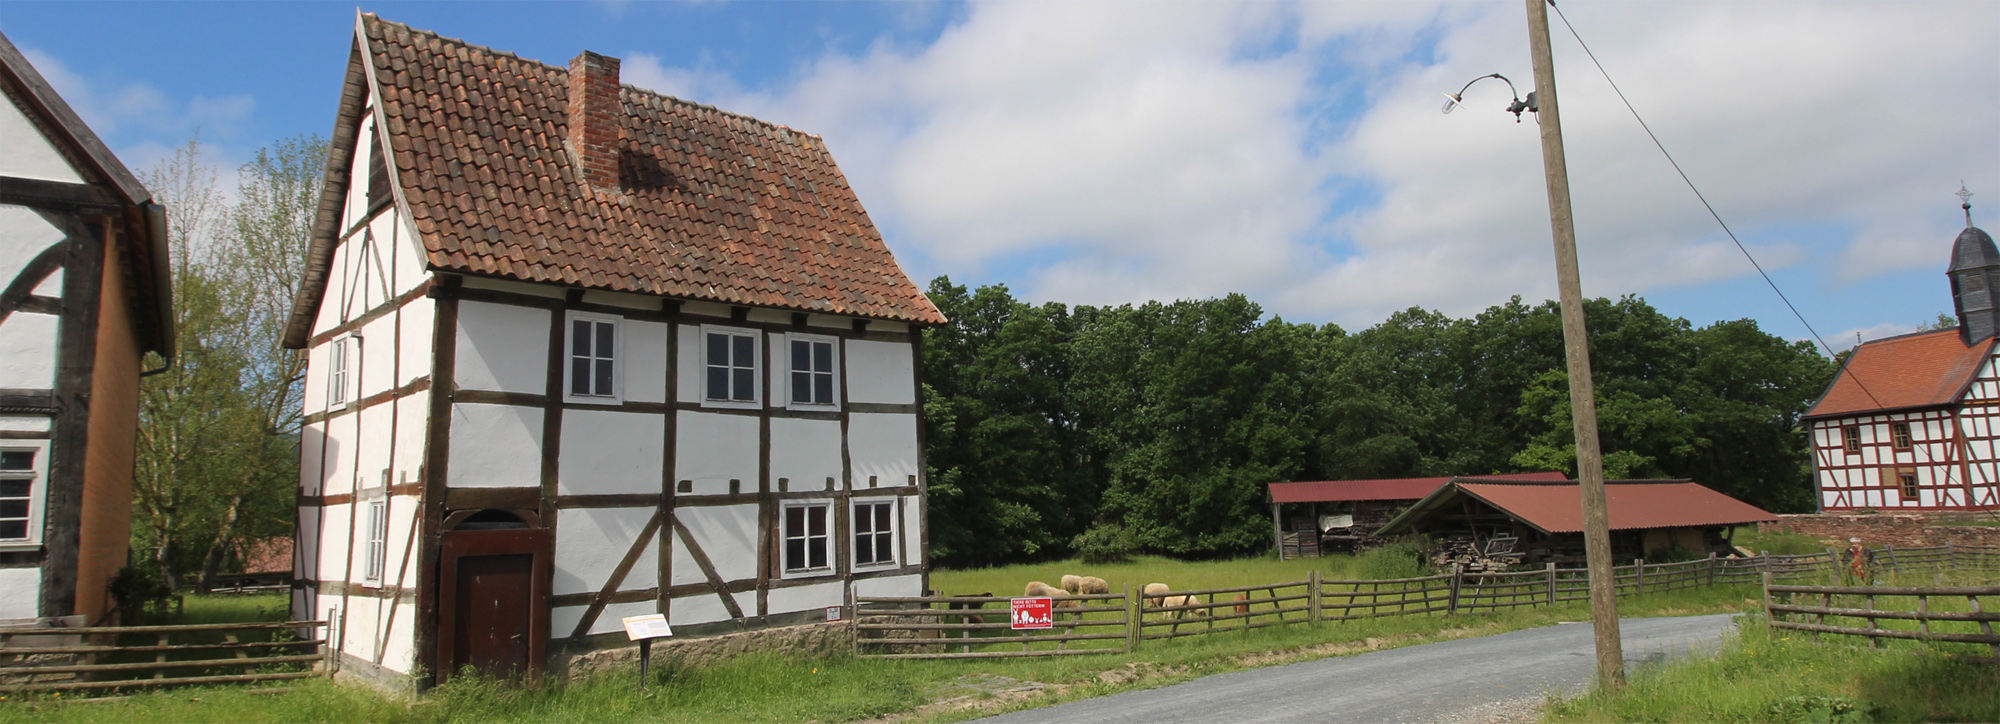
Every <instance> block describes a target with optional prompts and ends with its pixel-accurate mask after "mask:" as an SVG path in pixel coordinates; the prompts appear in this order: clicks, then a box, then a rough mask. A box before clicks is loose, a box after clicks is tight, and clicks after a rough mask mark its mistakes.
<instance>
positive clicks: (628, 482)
mask: <svg viewBox="0 0 2000 724" xmlns="http://www.w3.org/2000/svg"><path fill="white" fill-rule="evenodd" d="M666 421H667V418H666V417H665V416H664V415H651V414H639V413H631V412H608V411H602V410H581V409H570V410H565V411H564V412H563V418H562V438H563V444H562V448H561V453H562V454H561V456H560V457H559V459H558V462H557V473H556V475H557V479H556V490H557V491H559V492H561V493H562V494H564V495H578V494H585V495H599V494H608V493H658V492H660V485H661V481H660V470H661V468H662V467H664V466H665V465H666V460H665V459H664V455H663V448H664V447H665V445H666V435H667V429H666V425H667V422H666ZM565 515H567V513H565Z"/></svg>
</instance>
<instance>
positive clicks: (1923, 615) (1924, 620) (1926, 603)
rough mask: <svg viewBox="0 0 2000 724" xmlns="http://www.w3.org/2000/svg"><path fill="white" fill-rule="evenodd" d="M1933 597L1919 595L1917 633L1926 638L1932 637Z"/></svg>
mask: <svg viewBox="0 0 2000 724" xmlns="http://www.w3.org/2000/svg"><path fill="white" fill-rule="evenodd" d="M1930 615H1931V597H1930V596H1926V595H1924V594H1921V593H1919V594H1917V631H1918V632H1919V633H1922V634H1923V635H1924V636H1925V637H1926V638H1929V637H1930V635H1931V619H1930Z"/></svg>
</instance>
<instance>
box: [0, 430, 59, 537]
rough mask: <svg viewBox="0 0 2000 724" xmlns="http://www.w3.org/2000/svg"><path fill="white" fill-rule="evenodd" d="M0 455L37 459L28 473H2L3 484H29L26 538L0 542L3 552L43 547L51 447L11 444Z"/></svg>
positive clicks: (0, 449) (28, 442) (40, 443)
mask: <svg viewBox="0 0 2000 724" xmlns="http://www.w3.org/2000/svg"><path fill="white" fill-rule="evenodd" d="M0 452H26V453H31V454H33V455H34V458H33V462H32V463H30V468H29V470H27V471H26V472H22V471H15V470H9V471H0V480H26V481H28V518H27V522H28V530H27V537H25V538H7V539H0V551H12V550H33V549H38V548H40V547H41V545H42V527H43V523H42V516H43V514H44V510H43V509H44V507H45V506H46V504H47V502H48V495H49V444H48V442H47V441H43V440H8V441H6V444H4V445H0Z"/></svg>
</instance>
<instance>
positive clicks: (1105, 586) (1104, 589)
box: [1064, 576, 1111, 594]
mask: <svg viewBox="0 0 2000 724" xmlns="http://www.w3.org/2000/svg"><path fill="white" fill-rule="evenodd" d="M1064 578H1068V576H1064ZM1077 583H1078V585H1077V590H1076V591H1075V593H1085V594H1109V593H1111V584H1109V583H1105V582H1104V579H1102V578H1098V577H1096V576H1084V577H1083V578H1082V579H1081V580H1079V581H1078V582H1077Z"/></svg>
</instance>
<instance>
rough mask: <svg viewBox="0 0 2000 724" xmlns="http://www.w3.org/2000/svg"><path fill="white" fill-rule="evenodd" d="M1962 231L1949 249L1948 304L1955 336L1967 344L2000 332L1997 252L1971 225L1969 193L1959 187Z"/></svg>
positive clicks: (1999, 261)
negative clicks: (1954, 320) (1955, 323)
mask: <svg viewBox="0 0 2000 724" xmlns="http://www.w3.org/2000/svg"><path fill="white" fill-rule="evenodd" d="M1958 196H1959V199H1961V200H1962V201H1963V204H1962V205H1961V206H1960V208H1963V209H1965V230H1964V231H1961V232H1959V233H1958V241H1957V242H1956V243H1954V244H1952V246H1951V269H1950V270H1949V271H1947V272H1945V274H1946V275H1948V276H1950V277H1951V302H1952V306H1953V307H1954V308H1955V309H1956V310H1957V311H1958V336H1959V338H1960V339H1962V340H1964V341H1965V343H1966V344H1967V345H1972V344H1976V343H1978V342H1981V341H1984V340H1986V339H1987V338H1989V337H1993V336H1995V334H1996V333H2000V289H1995V288H1994V285H1995V283H2000V249H1995V248H1994V246H1993V237H1992V236H1990V235H1988V234H1987V233H1986V232H1985V231H1982V230H1980V228H1979V227H1977V226H1973V225H1972V194H1971V193H1970V192H1968V191H1966V190H1965V188H1964V187H1960V188H1959V190H1958Z"/></svg>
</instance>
